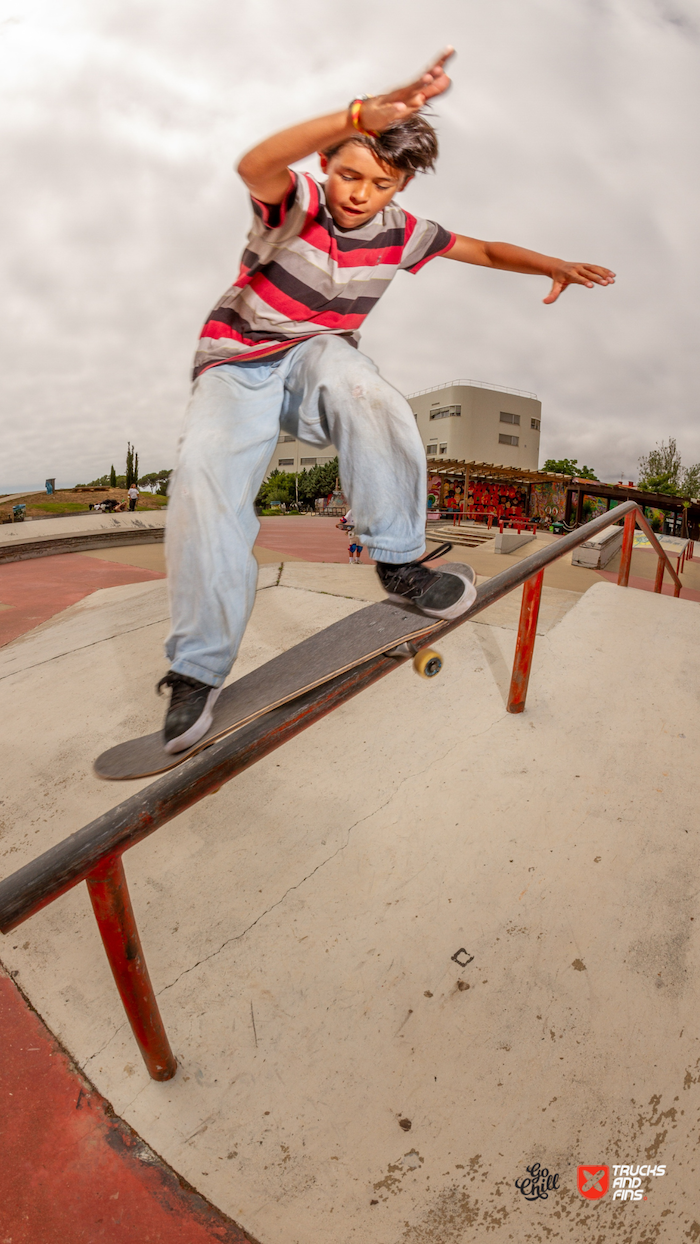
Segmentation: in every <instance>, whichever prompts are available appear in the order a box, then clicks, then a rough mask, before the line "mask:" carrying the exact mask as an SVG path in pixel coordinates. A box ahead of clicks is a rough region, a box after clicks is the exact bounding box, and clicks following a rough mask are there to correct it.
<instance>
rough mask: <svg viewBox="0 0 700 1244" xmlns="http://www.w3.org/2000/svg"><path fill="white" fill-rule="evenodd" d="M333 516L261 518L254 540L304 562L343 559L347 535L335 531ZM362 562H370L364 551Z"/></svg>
mask: <svg viewBox="0 0 700 1244" xmlns="http://www.w3.org/2000/svg"><path fill="white" fill-rule="evenodd" d="M337 522H338V519H337V518H313V517H311V516H310V517H309V518H306V517H305V516H304V515H300V517H299V518H261V519H260V535H259V536H258V538H257V541H256V543H257V544H259V545H260V547H261V548H263V549H271V550H272V551H273V552H275V553H280V554H282V555H284V554H285V553H288V554H289V555H290V556H292V557H301V558H303V560H304V561H305V562H347V560H348V538H347V536H346V535H345V534H344V532H342V531H338V528H337V527H336V523H337ZM362 561H363V562H364V563H365V565H368V566H371V565H372V564H373V563H372V561H371V560H370V558H369V557H368V556H367V554H366V553H363V554H362Z"/></svg>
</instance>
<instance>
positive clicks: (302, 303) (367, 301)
mask: <svg viewBox="0 0 700 1244" xmlns="http://www.w3.org/2000/svg"><path fill="white" fill-rule="evenodd" d="M292 179H293V180H292V185H291V186H290V188H289V191H288V193H287V195H286V196H285V199H284V201H283V202H282V203H280V204H274V205H270V204H266V203H260V202H259V201H258V200H256V199H253V213H254V214H253V225H252V228H251V230H250V233H249V235H248V242H247V245H246V249H245V251H244V253H243V257H242V259H241V267H240V272H239V274H238V278H237V280H236V281H235V282H234V284H233V285H232V286H231V287H230V289H227V291H226V293H225V294H224V296H223V298H221V299H220V300H219V302H218V303H217V304H216V306H215V307H214V310H213V311H212V312H211V314H210V315H209V317H208V319H207V322H206V324H205V325H204V328H203V329H202V333H201V337H200V340H199V346H198V349H197V354H196V356H195V361H194V377H195V378H196V377H197V376H199V375H200V374H201V373H202V372H203V371H206V370H207V368H209V367H217V366H218V365H219V364H221V363H236V362H249V361H250V362H252V361H253V360H259V361H260V362H262V361H264V360H265V359H269V358H272V357H274V356H278V355H279V354H280V353H282V352H284V351H286V350H288V349H290V348H291V346H294V345H297V344H298V343H299V342H300V341H305V340H306V339H307V338H308V337H316V336H318V335H319V334H321V333H324V334H328V333H331V334H335V335H336V336H342V337H345V338H346V339H347V340H348V341H350V342H351V344H353V345H357V344H358V342H359V340H360V333H359V329H360V326H361V324H362V321H363V320H364V318H365V316H366V315H369V312H370V311H371V310H372V307H373V306H374V305H375V304H376V303H377V302H378V301H379V299H380V298H381V296H382V294H383V293H384V291H385V290H386V289H387V288H388V286H389V282H390V281H391V280H393V278H394V275H395V273H396V272H398V271H399V269H402V270H403V271H404V272H417V271H418V269H419V268H422V267H423V264H424V263H427V262H428V260H429V259H434V258H435V257H436V255H443V254H444V253H445V251H448V250H450V249H451V247H452V246H453V245H454V241H455V235H454V234H453V233H449V232H448V230H447V229H443V228H442V226H441V225H438V224H435V222H434V221H432V220H421V218H420V217H417V216H411V214H410V213H409V212H406V211H404V209H403V208H402V207H399V206H398V205H397V204H396V203H393V202H392V203H390V204H389V206H388V207H385V208H384V210H383V211H382V212H379V213H378V214H377V215H376V216H373V217H372V219H371V220H368V221H367V223H366V224H364V225H361V226H360V227H359V228H358V229H341V228H339V227H338V225H336V223H335V221H334V220H333V217H332V216H331V214H330V212H329V210H328V208H327V206H326V198H325V194H324V191H323V186H322V185H321V184H320V183H319V182H317V181H316V180H315V178H313V177H311V176H310V174H309V173H292Z"/></svg>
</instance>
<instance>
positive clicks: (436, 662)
mask: <svg viewBox="0 0 700 1244" xmlns="http://www.w3.org/2000/svg"><path fill="white" fill-rule="evenodd" d="M413 668H414V670H415V671H416V673H417V674H420V676H421V678H434V677H435V675H436V674H439V673H440V670H441V669H442V657H441V656H440V653H439V652H435V650H434V649H433V648H421V651H420V652H417V653H416V655H415V656H414V658H413Z"/></svg>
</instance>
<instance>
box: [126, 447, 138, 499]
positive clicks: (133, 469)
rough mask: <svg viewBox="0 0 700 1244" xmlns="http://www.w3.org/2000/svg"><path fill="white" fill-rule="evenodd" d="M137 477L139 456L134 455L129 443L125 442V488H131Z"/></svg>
mask: <svg viewBox="0 0 700 1244" xmlns="http://www.w3.org/2000/svg"><path fill="white" fill-rule="evenodd" d="M138 477H139V456H138V454H137V453H136V451H135V449H134V447H133V445H132V444H131V442H130V441H129V442H127V447H126V487H127V488H131V485H132V484H135V483H136V482H137V480H138Z"/></svg>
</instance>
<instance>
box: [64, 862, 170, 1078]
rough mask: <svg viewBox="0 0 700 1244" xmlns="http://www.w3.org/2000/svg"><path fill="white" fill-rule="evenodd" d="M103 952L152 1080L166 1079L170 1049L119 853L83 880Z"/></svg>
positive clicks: (168, 1070) (168, 1076)
mask: <svg viewBox="0 0 700 1244" xmlns="http://www.w3.org/2000/svg"><path fill="white" fill-rule="evenodd" d="M86 882H87V888H88V893H89V895H90V902H91V903H92V910H93V911H94V913H95V919H96V921H97V926H98V928H99V930H100V936H101V938H102V944H103V946H104V948H105V954H106V955H107V959H108V960H109V966H110V968H111V969H112V975H113V977H114V980H115V983H116V986H117V989H118V990H119V994H120V997H121V1000H122V1003H123V1004H124V1010H125V1011H126V1015H127V1019H128V1020H129V1023H130V1024H131V1030H132V1032H133V1034H134V1036H135V1038H136V1042H137V1045H138V1047H139V1049H140V1051H141V1054H142V1056H143V1061H144V1062H145V1064H146V1067H147V1068H148V1074H149V1075H150V1077H151V1079H152V1080H170V1079H172V1077H173V1076H174V1075H175V1072H176V1071H177V1062H176V1060H175V1057H174V1055H173V1052H172V1050H171V1048H170V1042H169V1041H168V1037H167V1033H166V1031H165V1028H164V1026H163V1020H162V1019H161V1015H160V1011H159V1010H158V1003H157V1002H156V996H155V994H154V992H153V986H152V984H151V978H150V976H149V975H148V968H147V967H146V960H145V958H144V955H143V949H142V946H141V939H140V937H139V931H138V929H137V928H136V920H135V919H134V909H133V907H132V906H131V897H130V895H129V889H128V886H127V884H126V876H125V873H124V865H123V863H122V858H121V855H110V856H108V858H107V859H106V860H104V861H103V862H102V863H101V864H100V865H99V866H98V867H97V868H96V869H95V870H94V872H91V873H90V875H89V877H87V878H86Z"/></svg>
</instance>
